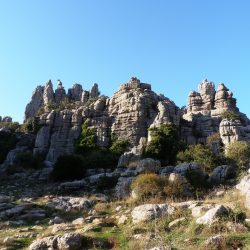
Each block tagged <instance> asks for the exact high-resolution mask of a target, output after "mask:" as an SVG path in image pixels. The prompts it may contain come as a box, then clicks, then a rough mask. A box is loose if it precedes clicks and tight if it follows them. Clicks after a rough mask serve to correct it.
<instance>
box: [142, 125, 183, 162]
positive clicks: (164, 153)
mask: <svg viewBox="0 0 250 250" xmlns="http://www.w3.org/2000/svg"><path fill="white" fill-rule="evenodd" d="M150 133H151V137H152V139H151V141H150V143H149V144H148V146H147V147H146V150H145V157H151V158H157V159H159V160H161V161H162V163H164V164H174V163H175V162H176V155H177V153H178V151H179V150H180V149H181V148H182V147H183V144H182V143H181V142H180V139H179V133H178V130H177V127H176V126H175V125H172V124H162V125H161V126H160V127H159V128H153V129H150Z"/></svg>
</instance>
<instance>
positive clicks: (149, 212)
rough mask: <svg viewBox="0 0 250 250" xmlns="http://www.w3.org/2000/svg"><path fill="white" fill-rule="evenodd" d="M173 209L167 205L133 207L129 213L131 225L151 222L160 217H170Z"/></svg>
mask: <svg viewBox="0 0 250 250" xmlns="http://www.w3.org/2000/svg"><path fill="white" fill-rule="evenodd" d="M174 211H175V208H174V207H173V206H171V205H168V204H145V205H141V206H138V207H135V208H134V209H133V211H132V213H131V215H132V219H133V223H139V222H144V221H151V220H154V219H157V218H159V217H161V216H165V215H171V214H173V213H174Z"/></svg>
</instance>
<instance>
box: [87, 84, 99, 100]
mask: <svg viewBox="0 0 250 250" xmlns="http://www.w3.org/2000/svg"><path fill="white" fill-rule="evenodd" d="M99 95H100V92H99V88H98V84H97V83H95V84H94V85H93V87H92V88H91V90H90V95H89V97H90V98H97V97H98V96H99Z"/></svg>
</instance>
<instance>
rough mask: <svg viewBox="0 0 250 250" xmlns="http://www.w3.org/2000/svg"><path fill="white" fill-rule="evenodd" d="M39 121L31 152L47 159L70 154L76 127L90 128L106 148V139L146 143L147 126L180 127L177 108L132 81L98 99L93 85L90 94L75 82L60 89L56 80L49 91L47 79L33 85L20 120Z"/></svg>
mask: <svg viewBox="0 0 250 250" xmlns="http://www.w3.org/2000/svg"><path fill="white" fill-rule="evenodd" d="M35 116H38V117H39V125H40V126H41V128H40V130H39V131H38V134H37V137H36V141H35V147H34V153H46V154H47V157H46V159H47V161H51V162H55V160H56V159H57V158H58V156H59V155H62V154H70V153H73V151H74V142H75V140H76V139H77V138H78V137H79V135H80V132H81V125H82V124H83V123H87V124H88V126H89V127H90V128H95V129H96V133H97V145H98V146H99V147H107V146H108V145H109V142H110V138H111V135H114V136H116V137H118V138H126V139H129V141H130V144H131V148H132V147H136V146H138V145H139V144H140V142H143V141H144V142H145V141H147V136H148V128H150V127H152V126H159V125H160V124H162V123H173V124H175V125H177V126H179V124H180V117H181V112H180V109H179V108H178V107H177V106H176V105H175V104H174V102H173V101H171V100H169V99H168V98H166V97H165V96H163V95H157V94H156V93H155V92H153V91H152V90H151V85H150V84H146V83H141V82H140V80H139V79H137V78H135V77H132V78H131V79H130V81H129V82H128V83H126V84H122V85H121V86H120V88H119V90H118V91H117V92H116V93H115V94H114V95H113V96H112V97H111V98H108V97H106V96H103V95H100V92H99V89H98V85H97V84H94V86H93V87H92V89H91V90H90V91H86V90H83V88H82V86H81V85H79V84H74V85H73V87H72V88H71V89H69V90H68V92H67V93H66V91H65V90H64V88H63V86H62V83H61V81H58V86H57V89H56V90H55V91H54V90H53V86H52V83H51V81H49V82H47V83H46V84H45V86H38V87H37V88H36V90H35V91H34V92H33V95H32V99H31V102H30V103H29V104H28V105H27V107H26V110H25V121H26V122H27V121H28V120H29V119H30V118H33V117H35Z"/></svg>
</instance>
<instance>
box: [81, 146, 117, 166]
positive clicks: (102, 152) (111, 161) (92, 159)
mask: <svg viewBox="0 0 250 250" xmlns="http://www.w3.org/2000/svg"><path fill="white" fill-rule="evenodd" d="M82 158H83V161H84V165H85V167H86V168H114V167H115V166H116V164H117V161H118V159H119V156H118V155H116V154H112V153H111V152H110V151H109V150H108V149H98V148H97V149H95V150H92V151H90V152H89V153H88V155H83V156H82Z"/></svg>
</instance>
